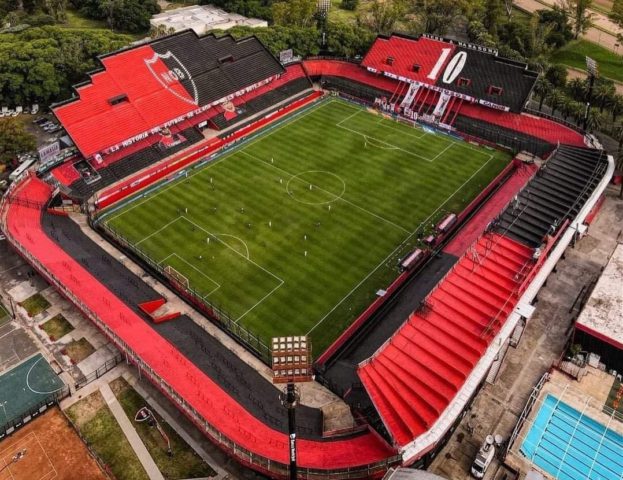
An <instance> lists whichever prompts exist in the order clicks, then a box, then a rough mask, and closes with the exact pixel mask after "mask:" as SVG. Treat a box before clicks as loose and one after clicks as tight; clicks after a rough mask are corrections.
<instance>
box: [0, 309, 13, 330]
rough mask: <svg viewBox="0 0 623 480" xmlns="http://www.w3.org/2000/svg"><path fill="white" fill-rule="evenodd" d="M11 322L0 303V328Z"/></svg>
mask: <svg viewBox="0 0 623 480" xmlns="http://www.w3.org/2000/svg"><path fill="white" fill-rule="evenodd" d="M10 321H11V315H10V314H9V311H8V310H7V309H6V308H5V307H4V305H2V304H1V303H0V327H1V326H2V325H4V324H5V323H8V322H10Z"/></svg>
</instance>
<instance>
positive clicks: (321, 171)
mask: <svg viewBox="0 0 623 480" xmlns="http://www.w3.org/2000/svg"><path fill="white" fill-rule="evenodd" d="M243 153H246V152H243ZM247 155H249V154H247ZM306 173H324V174H326V175H331V176H333V177H335V178H337V179H338V180H339V181H340V182H342V191H341V192H340V193H339V194H337V195H336V194H335V193H333V192H329V191H328V190H325V189H324V188H321V187H318V186H317V185H315V184H313V183H310V185H312V186H313V187H315V188H316V189H317V190H320V191H321V192H325V193H328V194H329V195H332V196H333V197H334V198H332V199H331V200H327V201H326V202H305V201H303V200H299V199H298V198H296V197H295V196H294V193H293V192H292V191H290V182H291V181H292V180H299V181H301V182H305V183H308V182H306V181H305V180H303V179H302V178H301V176H302V175H305V174H306ZM286 192H288V195H290V197H291V198H292V199H293V200H295V201H297V202H299V203H304V204H305V205H326V204H328V203H333V202H335V201H336V200H339V199H340V198H342V196H343V195H344V193H346V182H345V181H344V180H343V179H342V177H340V176H339V175H337V174H335V173H333V172H329V171H328V170H307V171H305V172H301V173H297V174H296V175H292V176H291V177H290V179H289V180H288V183H286Z"/></svg>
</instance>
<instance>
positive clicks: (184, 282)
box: [164, 265, 190, 289]
mask: <svg viewBox="0 0 623 480" xmlns="http://www.w3.org/2000/svg"><path fill="white" fill-rule="evenodd" d="M164 274H165V275H166V276H167V278H169V279H170V280H172V281H174V282H175V283H177V284H179V285H181V286H182V287H184V288H186V289H188V288H190V282H189V281H188V277H186V276H184V275H182V274H181V273H180V272H179V271H177V270H176V269H175V268H173V267H172V266H171V265H167V266H166V267H164Z"/></svg>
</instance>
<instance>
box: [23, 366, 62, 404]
mask: <svg viewBox="0 0 623 480" xmlns="http://www.w3.org/2000/svg"><path fill="white" fill-rule="evenodd" d="M41 360H43V357H40V358H39V360H37V361H36V362H35V363H33V364H32V365H31V366H30V368H29V369H28V372H27V373H26V386H27V387H28V389H29V390H30V391H31V392H32V393H38V394H39V395H49V394H51V393H55V392H58V391H59V390H61V389H62V388H63V386H64V384H63V386H60V387H58V388H57V389H56V390H52V391H49V392H40V391H39V390H35V389H34V388H32V387H31V386H30V372H32V369H33V368H35V365H37V364H38V363H39V362H40V361H41Z"/></svg>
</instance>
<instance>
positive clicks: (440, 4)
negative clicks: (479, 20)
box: [394, 0, 475, 35]
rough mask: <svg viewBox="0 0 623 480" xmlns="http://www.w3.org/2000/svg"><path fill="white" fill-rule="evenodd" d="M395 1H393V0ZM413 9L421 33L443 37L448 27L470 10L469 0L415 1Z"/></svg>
mask: <svg viewBox="0 0 623 480" xmlns="http://www.w3.org/2000/svg"><path fill="white" fill-rule="evenodd" d="M394 1H395V0H394ZM414 3H415V8H414V9H413V13H414V15H416V18H417V23H418V27H419V29H420V30H421V31H423V32H427V33H434V34H436V35H445V34H446V33H447V31H448V29H449V28H450V26H451V25H452V24H453V23H454V22H456V20H457V19H458V18H459V17H461V16H463V15H464V13H465V12H468V13H469V11H470V10H471V8H472V6H471V4H472V3H475V2H473V1H472V2H470V1H469V0H432V1H431V0H416V1H415V2H414Z"/></svg>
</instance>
